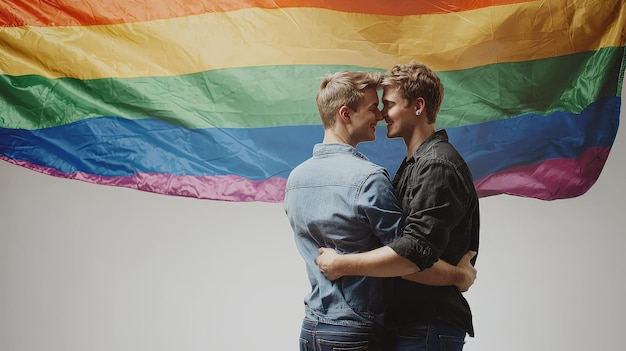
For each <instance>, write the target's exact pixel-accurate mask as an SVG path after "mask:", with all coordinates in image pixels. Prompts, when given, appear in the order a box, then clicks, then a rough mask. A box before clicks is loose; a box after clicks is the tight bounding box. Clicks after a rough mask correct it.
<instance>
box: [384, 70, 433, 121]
mask: <svg viewBox="0 0 626 351" xmlns="http://www.w3.org/2000/svg"><path fill="white" fill-rule="evenodd" d="M382 86H383V87H390V88H392V89H393V88H396V89H399V90H400V92H401V93H402V96H403V97H404V99H406V101H407V102H411V101H413V100H415V99H417V98H418V97H422V98H423V99H424V101H426V113H428V123H431V124H432V123H435V120H436V119H437V114H438V113H439V109H441V103H442V102H443V84H442V83H441V80H440V79H439V77H438V76H437V74H436V73H435V72H434V71H433V70H431V69H430V68H428V66H426V65H425V64H423V63H420V62H415V61H411V62H409V63H405V64H398V65H395V66H394V67H393V68H392V69H390V70H389V71H388V72H387V73H386V74H385V77H384V78H383V82H382Z"/></svg>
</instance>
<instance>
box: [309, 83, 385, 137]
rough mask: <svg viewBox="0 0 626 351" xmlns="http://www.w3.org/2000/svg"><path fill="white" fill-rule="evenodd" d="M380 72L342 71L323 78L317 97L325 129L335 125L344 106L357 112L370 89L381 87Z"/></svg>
mask: <svg viewBox="0 0 626 351" xmlns="http://www.w3.org/2000/svg"><path fill="white" fill-rule="evenodd" d="M382 77H383V76H382V74H381V73H380V72H364V71H341V72H336V73H333V74H329V75H327V76H325V77H324V78H322V83H321V84H320V88H319V91H318V92H317V96H316V97H315V101H316V102H317V109H318V111H319V113H320V118H321V119H322V125H323V126H324V129H327V128H331V127H333V126H334V125H335V116H336V115H337V112H338V111H339V109H340V108H341V107H342V106H347V107H349V108H350V109H352V110H356V109H357V108H358V106H359V104H360V103H361V100H363V97H364V96H365V90H366V89H368V88H371V89H374V90H377V89H380V87H381V85H380V84H381V82H382Z"/></svg>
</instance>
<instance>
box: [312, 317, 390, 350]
mask: <svg viewBox="0 0 626 351" xmlns="http://www.w3.org/2000/svg"><path fill="white" fill-rule="evenodd" d="M380 342H381V333H380V331H377V330H376V329H375V328H372V327H359V326H345V325H333V324H326V323H320V322H317V321H314V320H311V319H308V318H304V320H303V321H302V329H301V331H300V351H333V350H350V351H381V350H382V349H381V348H380Z"/></svg>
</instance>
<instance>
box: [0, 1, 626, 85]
mask: <svg viewBox="0 0 626 351" xmlns="http://www.w3.org/2000/svg"><path fill="white" fill-rule="evenodd" d="M621 4H622V1H620V0H613V1H586V2H584V1H578V2H573V3H572V2H561V1H540V2H530V3H521V4H512V5H506V6H497V7H489V8H483V9H477V10H472V11H466V12H461V13H446V14H436V15H416V16H383V15H371V14H357V13H346V12H338V11H332V10H325V9H318V8H287V9H279V10H266V9H258V8H252V9H245V10H241V11H234V12H228V13H209V14H204V15H199V16H189V17H183V18H173V19H167V20H157V21H150V22H141V23H131V24H119V25H103V26H89V27H14V28H2V29H1V30H0V45H1V46H2V48H1V49H2V50H1V51H2V52H3V53H2V55H4V56H5V59H4V60H0V73H4V74H8V75H17V76H20V75H28V74H37V75H41V76H44V77H49V78H58V77H73V78H79V79H96V78H108V77H119V78H131V77H146V76H176V75H184V74H190V73H196V72H204V71H209V70H215V69H225V68H233V67H248V66H264V65H293V64H314V65H325V64H329V65H354V66H362V67H371V68H381V69H387V68H389V67H391V66H392V65H394V64H395V63H398V62H405V61H408V60H411V59H417V60H420V61H422V62H425V63H426V64H428V65H429V66H431V67H432V68H433V69H435V70H437V71H449V70H459V69H466V68H470V67H476V66H482V65H487V64H492V63H502V62H516V61H527V60H534V59H541V58H547V57H554V56H561V55H567V54H572V53H577V52H583V51H588V50H597V49H599V48H603V47H612V46H620V45H623V42H624V26H625V23H626V16H625V10H624V9H623V8H622V6H621ZM582 7H584V8H582Z"/></svg>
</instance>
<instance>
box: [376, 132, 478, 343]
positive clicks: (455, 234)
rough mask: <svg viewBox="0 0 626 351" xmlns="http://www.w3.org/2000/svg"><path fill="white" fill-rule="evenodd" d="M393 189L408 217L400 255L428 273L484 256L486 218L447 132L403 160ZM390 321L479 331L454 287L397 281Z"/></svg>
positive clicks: (398, 244)
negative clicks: (471, 255)
mask: <svg viewBox="0 0 626 351" xmlns="http://www.w3.org/2000/svg"><path fill="white" fill-rule="evenodd" d="M393 185H394V188H395V189H396V193H397V194H398V197H399V198H400V201H401V203H402V209H403V211H404V217H405V227H404V233H403V235H402V237H400V238H399V239H398V240H396V241H394V242H393V243H391V244H389V246H390V247H391V248H392V249H394V250H395V251H396V253H398V254H399V255H400V256H403V257H405V258H408V259H409V260H411V261H412V262H413V263H415V264H416V265H417V266H419V267H420V268H421V269H425V268H428V267H430V266H432V264H433V263H434V262H435V261H437V260H438V259H439V258H441V259H442V260H444V261H446V262H448V263H450V264H453V265H456V264H457V263H458V262H459V260H460V259H461V257H463V255H464V254H465V253H466V252H467V251H468V250H474V251H477V252H478V241H479V240H478V239H479V219H480V218H479V205H478V196H477V194H476V189H475V188H474V183H473V177H472V173H471V171H470V169H469V167H468V166H467V164H466V162H465V160H463V158H462V157H461V155H460V154H459V153H458V152H457V150H456V149H455V148H454V147H453V146H452V145H451V144H450V143H449V142H448V135H447V133H446V131H445V130H439V131H437V132H436V133H435V134H433V135H431V136H430V137H429V138H427V139H426V140H425V141H424V142H423V143H422V144H421V145H420V146H419V147H418V149H417V150H416V151H415V152H414V153H413V154H412V155H411V156H409V157H407V158H406V159H405V160H404V161H403V162H402V164H401V165H400V168H399V169H398V172H397V173H396V176H395V178H394V180H393ZM417 296H419V297H417ZM387 318H388V319H387V324H391V325H403V324H404V325H405V324H416V323H417V324H423V323H427V322H433V321H439V322H445V323H448V324H452V325H454V326H457V327H459V328H461V329H463V330H466V331H467V332H468V334H469V335H471V336H473V333H474V330H473V326H472V316H471V312H470V308H469V305H468V303H467V301H466V300H465V298H464V297H463V295H462V294H461V293H460V292H459V290H458V289H457V288H456V287H454V286H426V285H422V284H417V283H413V282H410V281H406V280H403V279H396V283H395V285H394V298H393V299H392V302H391V304H390V307H389V310H388V313H387Z"/></svg>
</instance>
